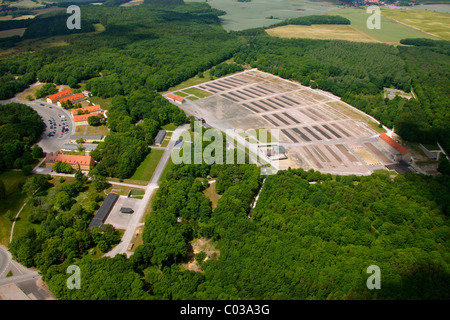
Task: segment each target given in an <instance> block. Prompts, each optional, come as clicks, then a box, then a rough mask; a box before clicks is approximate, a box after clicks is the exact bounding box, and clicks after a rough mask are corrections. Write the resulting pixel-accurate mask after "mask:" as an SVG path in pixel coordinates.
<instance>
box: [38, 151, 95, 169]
mask: <svg viewBox="0 0 450 320" xmlns="http://www.w3.org/2000/svg"><path fill="white" fill-rule="evenodd" d="M59 161H61V162H66V163H68V164H70V165H71V166H72V168H74V169H75V170H77V169H80V170H85V171H88V170H90V169H91V168H92V167H93V166H94V165H95V160H94V158H92V157H91V156H80V155H70V154H62V153H53V152H51V153H47V155H46V156H45V165H46V166H47V167H52V166H53V165H54V164H55V163H57V162H59Z"/></svg>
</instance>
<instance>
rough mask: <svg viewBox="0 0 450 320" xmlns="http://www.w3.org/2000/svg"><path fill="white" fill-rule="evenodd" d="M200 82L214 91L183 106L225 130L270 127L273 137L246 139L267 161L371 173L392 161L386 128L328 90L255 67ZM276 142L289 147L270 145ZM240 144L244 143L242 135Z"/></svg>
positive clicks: (280, 165)
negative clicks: (383, 134) (384, 137)
mask: <svg viewBox="0 0 450 320" xmlns="http://www.w3.org/2000/svg"><path fill="white" fill-rule="evenodd" d="M196 88H198V89H201V90H204V91H207V92H210V93H211V96H209V97H205V98H201V99H198V100H196V101H189V100H185V102H184V103H183V104H181V106H180V107H181V108H182V109H183V110H184V111H185V112H186V113H188V114H190V115H193V116H195V117H197V118H203V119H204V120H205V122H206V123H207V124H208V125H209V126H211V127H213V128H216V129H218V130H220V131H222V132H225V131H226V130H227V129H234V130H236V131H238V132H239V130H242V131H248V130H255V131H256V132H258V131H259V132H261V129H265V130H267V131H269V132H270V133H271V136H272V138H274V139H273V140H271V141H269V142H268V141H267V140H266V139H263V137H262V136H261V135H254V134H252V133H251V132H248V134H249V135H252V137H251V138H248V139H246V141H248V142H250V144H249V145H248V146H245V147H246V149H247V150H251V151H252V153H254V150H256V148H258V150H259V152H261V153H263V154H264V155H265V156H266V158H263V162H264V161H267V158H269V159H270V161H271V162H272V161H273V160H276V161H277V166H278V168H280V169H287V168H288V167H291V168H304V169H305V170H309V169H314V170H318V171H321V172H323V173H331V174H359V175H368V174H371V173H372V172H374V171H375V170H379V169H385V165H389V164H391V163H394V155H395V154H396V153H397V152H396V151H395V150H394V149H393V148H391V147H390V146H389V145H387V144H386V143H384V141H382V139H381V138H380V137H379V134H380V131H381V130H382V128H379V127H378V123H377V122H376V121H375V120H374V119H373V118H371V117H369V116H367V115H365V114H364V113H363V112H361V111H359V110H357V109H355V108H353V107H351V106H349V105H347V104H345V103H344V102H342V101H340V99H339V98H338V97H336V96H334V95H332V94H330V93H328V92H324V91H322V90H314V89H311V88H310V87H305V86H302V85H300V84H299V83H296V82H293V81H289V80H286V79H282V78H280V77H277V76H274V75H272V74H269V73H266V72H262V71H259V70H257V69H251V70H246V71H244V72H240V73H236V74H233V75H231V76H226V77H223V78H219V79H216V80H213V81H209V82H206V83H203V84H200V85H197V86H196ZM187 90H189V89H184V90H183V91H187ZM376 129H379V130H376ZM241 138H242V137H241ZM236 139H237V138H236ZM244 139H245V138H244ZM274 143H275V144H277V145H279V146H282V147H283V148H284V149H285V150H286V152H283V151H280V152H278V151H274V150H276V149H271V148H272V147H273V146H272V145H273V144H274ZM236 144H237V145H242V143H240V141H236ZM252 145H253V146H252ZM247 147H248V148H247ZM269 149H270V151H269ZM282 153H284V154H282ZM271 157H272V158H271Z"/></svg>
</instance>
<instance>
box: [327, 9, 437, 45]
mask: <svg viewBox="0 0 450 320" xmlns="http://www.w3.org/2000/svg"><path fill="white" fill-rule="evenodd" d="M331 14H333V15H340V16H343V17H344V18H347V19H349V20H350V21H351V24H352V26H354V27H355V28H356V29H358V30H360V31H362V32H364V33H367V34H368V35H369V36H371V37H373V38H375V39H377V40H379V41H382V42H386V43H391V44H398V43H399V41H400V40H401V39H405V38H429V39H436V37H434V36H432V35H430V34H427V33H424V32H421V31H419V30H416V29H414V28H411V27H409V26H406V25H404V24H401V23H398V22H395V21H393V20H391V19H388V18H386V17H385V16H383V15H382V16H381V28H380V29H369V28H367V19H368V18H369V17H370V15H369V14H368V13H366V9H365V8H346V9H341V10H336V11H333V12H332V13H331Z"/></svg>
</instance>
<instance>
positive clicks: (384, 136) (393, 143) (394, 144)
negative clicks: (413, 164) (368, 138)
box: [380, 133, 408, 155]
mask: <svg viewBox="0 0 450 320" xmlns="http://www.w3.org/2000/svg"><path fill="white" fill-rule="evenodd" d="M380 138H381V139H383V140H384V141H386V142H387V143H389V145H390V146H391V147H393V148H394V149H395V150H397V151H398V152H400V153H401V154H403V155H405V154H407V153H408V150H406V149H405V148H404V147H402V146H401V145H400V144H398V143H397V142H396V141H395V140H393V139H392V138H391V137H389V136H388V135H387V134H386V133H382V134H380Z"/></svg>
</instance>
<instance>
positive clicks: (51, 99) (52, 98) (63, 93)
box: [47, 89, 72, 103]
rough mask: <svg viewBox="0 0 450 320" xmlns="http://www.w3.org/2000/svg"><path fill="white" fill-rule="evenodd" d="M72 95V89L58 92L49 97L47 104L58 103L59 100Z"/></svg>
mask: <svg viewBox="0 0 450 320" xmlns="http://www.w3.org/2000/svg"><path fill="white" fill-rule="evenodd" d="M70 95H72V90H70V89H66V90H63V91H60V92H57V93H55V94H51V95H49V96H48V97H47V102H48V103H56V102H58V100H59V99H62V98H65V97H68V96H70Z"/></svg>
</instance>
